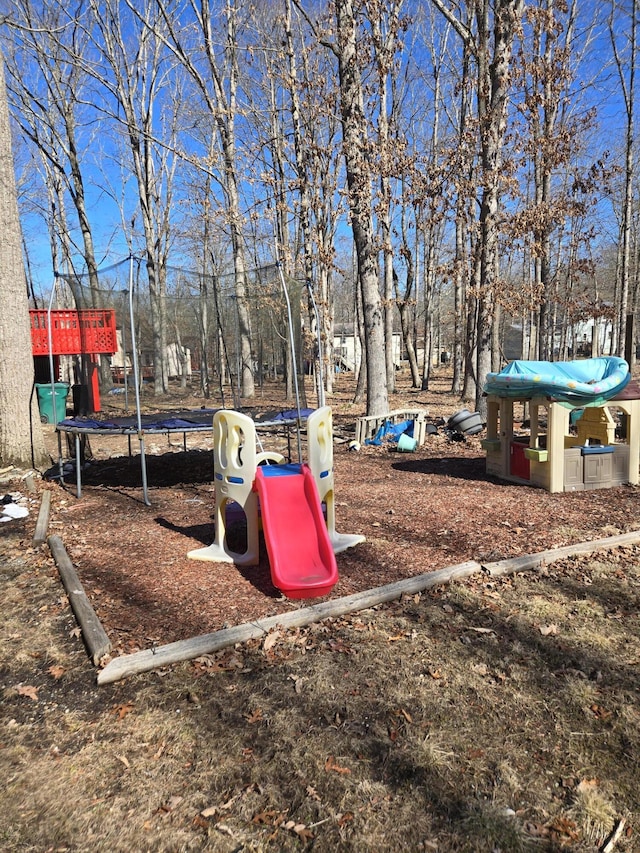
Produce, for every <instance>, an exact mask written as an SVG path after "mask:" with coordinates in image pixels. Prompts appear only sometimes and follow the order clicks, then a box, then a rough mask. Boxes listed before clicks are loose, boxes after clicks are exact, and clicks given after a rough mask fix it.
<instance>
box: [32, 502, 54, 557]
mask: <svg viewBox="0 0 640 853" xmlns="http://www.w3.org/2000/svg"><path fill="white" fill-rule="evenodd" d="M50 512H51V491H50V490H49V489H47V491H46V492H44V493H43V495H42V500H41V501H40V510H39V512H38V519H37V521H36V529H35V531H34V533H33V540H32V544H33V545H43V544H44V543H45V542H46V541H47V528H48V527H49V514H50Z"/></svg>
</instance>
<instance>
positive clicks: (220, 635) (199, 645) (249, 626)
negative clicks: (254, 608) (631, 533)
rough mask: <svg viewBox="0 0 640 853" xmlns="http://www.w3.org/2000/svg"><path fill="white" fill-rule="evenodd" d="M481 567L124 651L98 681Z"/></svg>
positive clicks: (464, 566) (465, 566) (462, 566)
mask: <svg viewBox="0 0 640 853" xmlns="http://www.w3.org/2000/svg"><path fill="white" fill-rule="evenodd" d="M480 569H481V566H480V564H479V563H476V562H475V561H474V560H468V561H467V562H466V563H459V564H457V565H455V566H449V567H447V568H445V569H440V570H439V571H436V572H427V573H425V574H421V575H416V576H415V577H412V578H405V579H404V580H401V581H396V582H395V583H391V584H386V585H385V586H379V587H375V588H374V589H368V590H365V591H364V592H356V593H354V594H353V595H347V596H345V597H343V598H337V599H334V600H332V601H323V602H321V603H320V604H313V605H311V606H310V607H302V608H300V609H298V610H293V611H291V612H289V613H283V614H280V615H277V616H268V617H267V618H265V619H258V620H256V621H255V622H248V623H245V624H243V625H236V626H234V627H233V628H226V629H223V630H222V631H215V632H214V633H212V634H202V635H201V636H199V637H193V638H191V639H189V640H179V641H177V642H175V643H169V644H167V645H165V646H156V647H155V648H153V649H144V650H143V651H141V652H135V653H134V654H130V655H121V656H120V657H117V658H114V659H113V660H112V661H109V663H108V664H107V665H106V667H105V668H104V669H103V670H101V671H100V672H99V673H98V684H110V683H112V682H114V681H120V680H121V679H122V678H126V677H127V676H129V675H135V674H136V673H140V672H149V671H150V670H152V669H157V668H158V667H161V666H167V665H168V664H173V663H180V662H181V661H185V660H193V658H197V657H200V655H206V654H212V653H213V652H216V651H219V650H220V649H223V648H226V647H227V646H232V645H235V644H236V643H244V642H246V641H247V640H253V639H257V638H259V637H262V636H263V635H265V634H267V633H268V632H269V631H271V630H272V629H273V628H275V627H282V628H300V627H303V626H305V625H311V624H312V623H313V622H320V621H322V620H323V619H328V618H330V617H335V616H344V615H345V614H346V613H354V612H356V611H358V610H366V609H367V608H368V607H375V606H376V605H378V604H384V603H385V602H388V601H393V600H394V599H396V598H400V596H401V595H413V594H415V593H417V592H423V591H424V590H425V589H430V588H432V587H434V586H439V585H440V584H443V583H448V582H450V581H452V580H458V579H460V578H466V577H469V575H472V574H475V573H476V572H479V571H480Z"/></svg>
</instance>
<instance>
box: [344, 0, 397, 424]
mask: <svg viewBox="0 0 640 853" xmlns="http://www.w3.org/2000/svg"><path fill="white" fill-rule="evenodd" d="M357 5H358V0H336V3H335V11H336V41H335V44H334V45H333V50H334V52H335V55H336V58H337V60H338V77H339V81H340V111H341V115H342V134H343V151H344V159H345V165H346V173H347V186H348V191H349V213H350V217H351V227H352V228H353V239H354V244H355V251H356V259H357V265H358V282H359V286H360V291H361V295H362V310H363V322H364V344H365V353H366V370H367V414H368V415H380V414H385V413H386V412H387V411H388V408H389V403H388V393H387V378H386V363H385V334H384V311H383V306H382V300H381V299H380V291H379V284H378V264H377V255H378V252H377V246H376V235H375V226H374V222H373V191H372V179H373V175H372V173H371V170H370V168H369V164H368V160H369V141H368V140H369V128H368V122H367V116H366V114H365V107H364V93H363V84H362V69H361V65H360V57H359V55H358V47H359V46H358V31H357V13H358V9H357V8H356V7H357Z"/></svg>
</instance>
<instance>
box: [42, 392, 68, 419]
mask: <svg viewBox="0 0 640 853" xmlns="http://www.w3.org/2000/svg"><path fill="white" fill-rule="evenodd" d="M36 393H37V395H38V408H39V409H40V420H41V421H42V423H43V424H53V423H56V424H57V423H58V421H63V420H64V419H65V416H66V414H67V394H68V393H69V383H68V382H54V384H53V391H52V388H51V383H50V382H47V384H46V385H44V384H42V385H40V384H38V383H37V382H36ZM54 395H55V397H54ZM54 399H55V415H54V408H53V406H54Z"/></svg>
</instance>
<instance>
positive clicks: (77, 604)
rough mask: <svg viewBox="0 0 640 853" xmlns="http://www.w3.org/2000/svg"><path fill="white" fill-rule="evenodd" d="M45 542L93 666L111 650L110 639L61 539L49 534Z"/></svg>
mask: <svg viewBox="0 0 640 853" xmlns="http://www.w3.org/2000/svg"><path fill="white" fill-rule="evenodd" d="M47 544H48V545H49V548H50V550H51V553H52V554H53V559H54V560H55V561H56V566H57V567H58V571H59V572H60V577H61V579H62V584H63V586H64V588H65V591H66V593H67V596H68V598H69V604H70V605H71V609H72V610H73V612H74V614H75V617H76V619H77V621H78V625H79V626H80V628H81V629H82V637H83V639H84V642H85V644H86V646H87V650H88V652H89V657H90V658H91V661H92V663H93V664H94V666H97V665H98V664H99V663H100V660H101V659H102V658H103V657H104V656H105V655H108V654H109V652H110V651H111V641H110V640H109V637H108V636H107V634H106V631H105V630H104V628H103V627H102V624H101V622H100V620H99V619H98V617H97V615H96V612H95V610H94V609H93V607H92V606H91V602H90V601H89V599H88V598H87V594H86V593H85V591H84V588H83V586H82V583H81V582H80V578H79V577H78V573H77V572H76V570H75V568H74V567H73V563H72V562H71V560H70V559H69V555H68V554H67V551H66V549H65V547H64V544H63V542H62V539H61V538H60V537H59V536H49V538H48V539H47Z"/></svg>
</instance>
